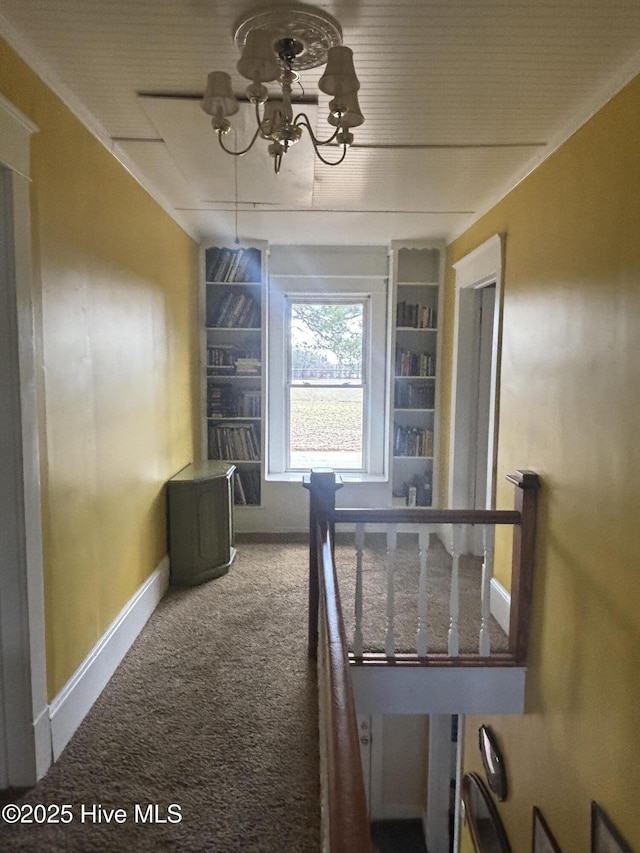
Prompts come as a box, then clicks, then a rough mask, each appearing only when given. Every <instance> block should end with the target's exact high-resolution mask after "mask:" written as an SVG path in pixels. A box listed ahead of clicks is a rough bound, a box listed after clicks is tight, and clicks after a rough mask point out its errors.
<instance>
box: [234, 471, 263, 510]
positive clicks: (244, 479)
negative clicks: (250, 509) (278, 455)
mask: <svg viewBox="0 0 640 853" xmlns="http://www.w3.org/2000/svg"><path fill="white" fill-rule="evenodd" d="M233 502H234V504H235V505H236V506H258V505H259V504H260V473H259V472H258V471H249V470H247V469H245V468H243V469H241V470H238V469H237V468H236V470H235V471H234V472H233Z"/></svg>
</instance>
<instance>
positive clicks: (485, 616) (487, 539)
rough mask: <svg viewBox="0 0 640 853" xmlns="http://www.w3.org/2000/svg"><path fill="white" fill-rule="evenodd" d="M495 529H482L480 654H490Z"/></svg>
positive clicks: (487, 527) (488, 527) (491, 527)
mask: <svg viewBox="0 0 640 853" xmlns="http://www.w3.org/2000/svg"><path fill="white" fill-rule="evenodd" d="M495 536H496V529H495V527H494V526H493V525H488V524H486V525H485V526H484V527H483V539H484V561H483V563H482V593H481V594H482V619H481V622H480V654H481V655H482V656H483V657H489V655H490V654H491V637H490V635H489V620H490V618H491V578H492V577H493V553H494V543H495Z"/></svg>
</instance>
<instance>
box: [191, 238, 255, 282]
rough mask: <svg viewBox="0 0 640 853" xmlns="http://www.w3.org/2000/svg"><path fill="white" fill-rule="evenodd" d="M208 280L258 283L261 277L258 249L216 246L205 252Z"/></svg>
mask: <svg viewBox="0 0 640 853" xmlns="http://www.w3.org/2000/svg"><path fill="white" fill-rule="evenodd" d="M205 258H206V261H205V265H206V278H207V281H209V282H230V283H235V284H247V283H252V282H255V283H259V282H260V281H261V279H262V266H261V257H260V249H257V248H243V249H228V248H219V247H217V246H215V247H213V248H211V249H207V250H206V253H205Z"/></svg>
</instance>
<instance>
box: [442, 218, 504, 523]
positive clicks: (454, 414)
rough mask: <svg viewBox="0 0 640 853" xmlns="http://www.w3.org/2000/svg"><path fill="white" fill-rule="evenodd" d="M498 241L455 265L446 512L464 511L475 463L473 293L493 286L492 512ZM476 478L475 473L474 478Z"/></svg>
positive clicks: (490, 502) (491, 494) (491, 501)
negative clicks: (447, 499) (472, 466)
mask: <svg viewBox="0 0 640 853" xmlns="http://www.w3.org/2000/svg"><path fill="white" fill-rule="evenodd" d="M503 251H504V245H503V237H502V235H500V234H495V235H494V236H493V237H491V238H489V240H487V241H486V242H485V243H483V244H482V245H481V246H479V247H478V248H477V249H475V250H474V251H473V252H471V253H470V254H468V255H466V256H465V257H464V258H462V259H461V260H459V261H458V262H457V263H455V264H454V265H453V266H454V269H455V271H456V306H455V321H454V350H453V358H454V361H453V387H452V395H451V425H452V440H451V448H450V455H449V506H451V507H452V508H455V509H468V508H469V500H470V491H471V490H470V476H471V474H470V468H471V463H472V460H473V459H474V458H475V450H474V449H473V448H472V442H473V441H474V433H475V427H474V423H475V411H474V409H475V397H476V394H475V391H474V389H473V383H474V379H475V376H476V373H475V370H474V367H475V360H476V355H477V353H476V344H477V334H476V330H475V322H476V291H477V290H478V289H479V288H482V287H486V286H487V285H489V284H494V283H495V288H496V294H495V305H494V314H493V343H492V353H491V387H490V391H489V425H488V427H489V428H488V448H487V451H488V452H487V501H486V506H487V507H493V506H495V466H496V450H497V429H498V383H499V371H500V349H501V338H502V335H501V332H502V278H503ZM474 477H475V473H474Z"/></svg>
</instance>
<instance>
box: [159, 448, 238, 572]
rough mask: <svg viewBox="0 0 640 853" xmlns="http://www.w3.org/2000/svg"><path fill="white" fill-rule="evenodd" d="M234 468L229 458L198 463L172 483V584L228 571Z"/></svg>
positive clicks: (169, 489) (232, 552)
mask: <svg viewBox="0 0 640 853" xmlns="http://www.w3.org/2000/svg"><path fill="white" fill-rule="evenodd" d="M234 471H235V466H234V465H229V463H227V462H215V461H208V462H194V463H193V464H192V465H187V467H186V468H184V469H183V470H182V471H180V472H179V473H178V474H176V475H175V477H172V479H171V480H169V482H168V483H167V506H168V512H169V559H170V564H171V583H172V584H176V585H179V586H192V585H194V584H198V583H203V582H204V581H208V580H211V579H212V578H217V577H219V576H220V575H223V574H225V573H226V572H227V571H228V570H229V566H230V565H231V563H232V562H233V558H234V556H235V553H236V549H235V548H234V533H233V473H234Z"/></svg>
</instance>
